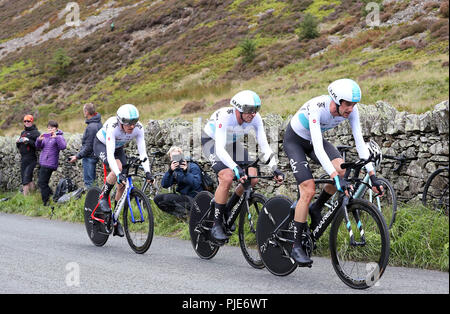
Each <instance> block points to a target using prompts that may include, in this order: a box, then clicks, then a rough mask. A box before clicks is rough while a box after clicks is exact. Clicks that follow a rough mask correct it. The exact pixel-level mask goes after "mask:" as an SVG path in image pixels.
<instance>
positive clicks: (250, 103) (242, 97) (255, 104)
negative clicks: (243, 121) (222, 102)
mask: <svg viewBox="0 0 450 314" xmlns="http://www.w3.org/2000/svg"><path fill="white" fill-rule="evenodd" d="M230 104H231V105H232V106H233V107H234V108H236V109H237V110H238V111H239V112H241V113H254V112H258V111H259V110H260V109H261V99H260V98H259V96H258V94H256V93H255V92H253V91H251V90H243V91H241V92H239V93H237V94H236V95H234V96H233V98H231V100H230Z"/></svg>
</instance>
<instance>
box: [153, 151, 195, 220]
mask: <svg viewBox="0 0 450 314" xmlns="http://www.w3.org/2000/svg"><path fill="white" fill-rule="evenodd" d="M167 154H168V155H169V157H170V165H169V170H168V171H167V172H166V173H165V174H164V176H163V178H162V181H161V186H162V187H163V188H166V189H167V188H170V187H171V186H173V185H177V188H176V192H178V193H179V194H178V193H167V194H158V195H156V196H155V199H154V202H155V204H156V205H157V206H158V207H159V208H160V209H161V210H162V211H165V212H166V213H169V214H172V215H175V216H177V217H179V218H184V217H186V215H187V214H189V212H190V210H191V205H192V202H193V198H194V197H195V195H197V193H198V192H200V191H202V190H203V189H202V178H201V170H200V168H199V166H197V165H196V164H195V163H190V162H188V161H187V160H186V158H185V157H184V155H183V150H182V149H181V148H180V147H176V146H173V147H171V148H170V149H169V152H168V153H167Z"/></svg>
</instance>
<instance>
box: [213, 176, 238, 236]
mask: <svg viewBox="0 0 450 314" xmlns="http://www.w3.org/2000/svg"><path fill="white" fill-rule="evenodd" d="M233 178H234V172H233V171H232V170H231V169H229V168H226V169H222V170H220V171H219V173H218V179H219V185H218V187H217V189H216V193H215V194H214V199H215V211H214V225H213V227H212V229H211V235H212V236H213V238H215V239H216V240H219V241H224V240H226V239H227V238H228V237H227V236H226V234H225V232H224V228H223V221H224V214H225V210H226V203H227V198H228V192H229V190H230V188H231V185H232V183H233Z"/></svg>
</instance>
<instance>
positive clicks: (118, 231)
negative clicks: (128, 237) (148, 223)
mask: <svg viewBox="0 0 450 314" xmlns="http://www.w3.org/2000/svg"><path fill="white" fill-rule="evenodd" d="M124 235H125V233H124V232H123V228H122V225H121V224H120V222H119V221H118V220H117V223H116V224H115V225H114V232H113V236H119V237H123V236H124Z"/></svg>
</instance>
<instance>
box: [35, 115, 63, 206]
mask: <svg viewBox="0 0 450 314" xmlns="http://www.w3.org/2000/svg"><path fill="white" fill-rule="evenodd" d="M47 130H48V132H47V133H44V134H41V135H40V136H39V137H38V139H37V140H36V148H37V149H42V152H41V155H40V156H39V164H40V165H41V169H40V170H39V180H38V185H39V188H40V190H41V196H42V202H43V203H44V206H47V205H48V201H49V199H50V194H51V189H50V187H49V186H48V183H49V182H50V177H51V175H52V173H53V171H55V170H56V169H57V168H58V162H59V151H61V150H64V149H66V140H65V139H64V137H63V132H62V131H61V130H59V129H58V122H56V121H53V120H50V121H48V124H47Z"/></svg>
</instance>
